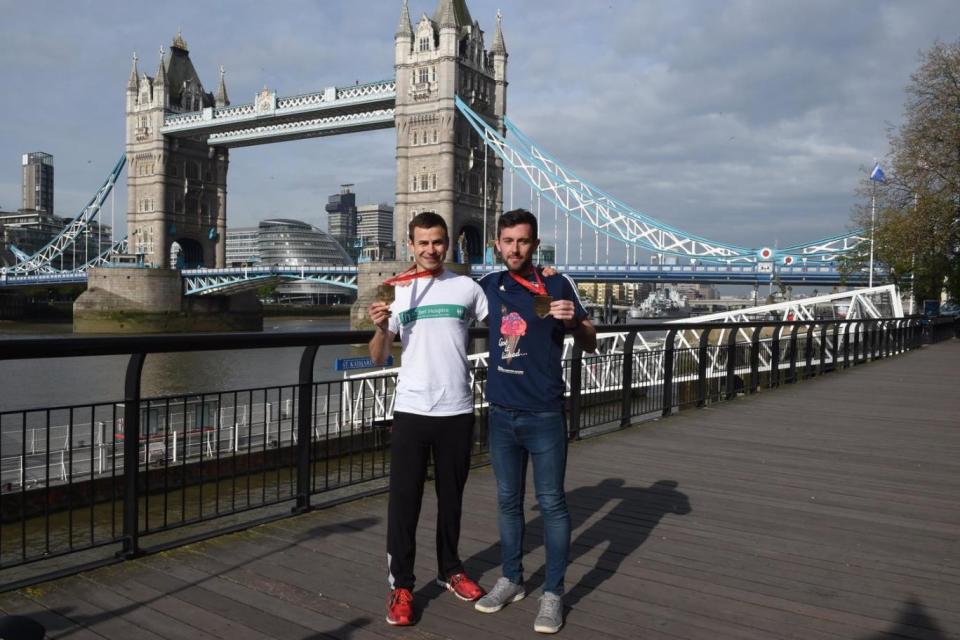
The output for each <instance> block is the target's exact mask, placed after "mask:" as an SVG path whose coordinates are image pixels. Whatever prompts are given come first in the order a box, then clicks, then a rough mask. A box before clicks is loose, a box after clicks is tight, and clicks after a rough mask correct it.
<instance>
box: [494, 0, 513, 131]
mask: <svg viewBox="0 0 960 640" xmlns="http://www.w3.org/2000/svg"><path fill="white" fill-rule="evenodd" d="M508 57H509V54H507V45H506V44H505V43H504V41H503V14H502V13H500V12H499V11H497V33H496V35H495V36H494V38H493V47H491V49H490V59H491V62H492V63H493V77H494V80H495V82H496V85H495V87H494V96H493V110H494V112H495V113H498V114H506V113H507V84H508V83H507V58H508ZM499 124H500V125H501V131H502V127H503V115H501V118H500V122H499Z"/></svg>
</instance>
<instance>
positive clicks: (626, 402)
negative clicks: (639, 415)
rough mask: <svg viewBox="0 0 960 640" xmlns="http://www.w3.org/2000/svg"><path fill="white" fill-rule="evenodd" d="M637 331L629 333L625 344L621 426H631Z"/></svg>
mask: <svg viewBox="0 0 960 640" xmlns="http://www.w3.org/2000/svg"><path fill="white" fill-rule="evenodd" d="M637 333H638V331H637V330H636V329H634V330H632V331H630V332H629V333H627V339H626V340H625V341H624V343H623V374H622V376H621V379H622V380H623V405H622V407H621V411H620V426H621V427H627V426H630V418H631V416H632V413H633V412H632V411H631V406H630V404H631V403H630V399H631V396H632V395H633V345H634V344H635V343H636V341H637Z"/></svg>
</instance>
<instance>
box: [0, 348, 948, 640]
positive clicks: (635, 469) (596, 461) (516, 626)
mask: <svg viewBox="0 0 960 640" xmlns="http://www.w3.org/2000/svg"><path fill="white" fill-rule="evenodd" d="M958 362H960V341H957V340H953V341H950V342H946V343H942V344H939V345H936V346H932V347H926V348H924V349H922V350H920V351H916V352H913V353H910V354H907V355H905V356H904V357H901V358H895V359H890V360H883V361H879V362H876V363H871V364H867V365H864V366H861V367H857V368H855V369H853V370H850V371H846V372H841V373H837V374H831V375H828V376H825V377H823V378H821V379H817V380H812V381H808V382H805V383H803V384H799V385H792V386H788V387H785V388H782V389H780V390H777V391H774V392H765V393H761V394H759V395H756V396H753V397H749V398H742V399H739V400H737V401H735V402H731V403H724V404H718V405H715V406H713V407H710V408H707V409H703V410H696V411H689V412H685V413H682V414H680V415H679V416H676V417H673V418H670V419H668V420H662V421H657V422H651V423H646V424H643V425H641V426H638V427H636V428H633V429H629V430H626V431H622V432H618V433H614V434H611V435H607V436H603V437H600V438H595V439H591V440H587V441H584V442H581V443H578V444H576V445H575V446H573V447H572V449H571V457H570V467H569V473H568V490H569V502H570V507H571V511H572V516H573V524H574V531H573V540H574V543H573V548H572V553H571V556H572V565H571V567H570V570H569V574H568V589H569V593H568V595H567V605H568V610H567V615H566V627H565V628H564V629H563V631H562V632H561V637H563V636H565V637H573V638H663V639H677V638H685V639H699V638H703V639H710V640H724V639H730V640H732V639H738V640H743V639H757V640H760V639H763V640H768V639H770V638H804V639H805V640H827V639H834V640H836V639H848V640H849V639H855V640H879V639H881V638H892V637H897V638H916V639H924V640H940V639H947V638H957V637H960V635H958V634H960V604H958V603H960V455H958V454H960V424H958V417H957V416H958V415H960V394H958V393H957V388H958V387H957V379H958V373H960V371H958ZM531 493H532V491H531ZM530 500H532V498H528V501H530ZM385 506H386V497H385V496H378V497H373V498H366V499H363V500H358V501H355V502H351V503H348V504H344V505H341V506H337V507H334V508H330V509H326V510H320V511H316V512H313V513H310V514H307V515H304V516H300V517H295V518H289V519H286V520H282V521H279V522H276V523H272V524H268V525H263V526H260V527H257V528H255V529H252V530H249V531H245V532H241V533H237V534H232V535H226V536H222V537H219V538H215V539H212V540H209V541H206V542H202V543H197V544H193V545H191V546H188V547H184V548H180V549H177V550H173V551H169V552H164V553H161V554H158V555H153V556H148V557H145V558H142V559H139V560H134V561H129V562H126V563H122V564H118V565H114V566H111V567H107V568H102V569H98V570H94V571H90V572H87V573H85V574H81V575H78V576H75V577H71V578H67V579H62V580H59V581H56V582H50V583H45V584H42V585H39V586H36V587H32V588H27V589H23V590H20V591H17V592H11V593H6V594H2V595H0V609H2V610H4V611H7V612H11V613H13V612H17V613H22V614H29V615H34V616H36V618H37V619H39V620H41V621H42V622H43V623H44V624H45V625H46V626H47V627H48V629H49V631H50V632H51V636H50V637H54V638H71V639H76V640H82V639H86V638H144V639H148V638H189V639H190V640H197V639H204V638H228V639H229V640H244V639H247V638H284V639H293V638H295V639H302V640H307V639H311V640H313V639H319V638H351V639H354V638H355V639H358V640H359V639H367V638H418V639H433V638H490V637H500V638H531V637H534V636H535V634H534V632H533V631H532V628H531V627H532V620H533V617H534V612H535V610H536V606H537V601H536V598H533V597H530V598H527V599H526V600H524V601H522V602H519V603H516V604H513V605H511V606H509V607H507V608H506V609H504V610H503V611H501V612H500V613H498V614H494V615H484V614H480V613H476V612H475V611H473V610H472V608H471V607H470V605H468V604H465V603H462V602H460V601H458V600H456V599H455V598H453V597H452V596H451V595H450V594H447V593H443V592H441V591H440V589H438V588H437V587H435V586H432V585H430V584H428V579H430V578H431V577H432V576H433V570H432V567H433V550H432V546H433V544H432V539H433V535H434V531H433V520H434V509H435V502H434V499H433V496H432V495H431V494H430V492H429V490H428V493H427V496H426V502H425V507H424V513H423V514H422V522H423V526H422V528H421V535H420V555H419V557H418V561H417V562H418V574H419V579H420V584H421V586H420V587H419V590H418V592H417V598H418V603H419V606H420V607H422V608H423V609H424V613H423V616H422V620H421V622H420V624H419V625H418V626H416V627H413V628H407V629H397V628H390V627H388V626H387V625H386V624H385V623H384V621H383V601H384V597H385V593H386V585H385V576H384V552H383V546H384V543H383V541H384V535H385V519H384V518H385ZM494 513H495V503H494V479H493V474H492V472H491V470H490V469H489V468H483V469H479V470H476V471H475V472H474V473H473V475H472V476H471V479H470V482H469V484H468V490H467V495H466V513H465V516H464V532H463V539H462V542H461V552H462V555H463V557H464V558H465V560H466V564H467V567H468V569H469V570H470V571H471V572H472V573H473V574H474V575H476V576H478V577H479V578H480V579H481V580H482V582H483V584H485V585H487V586H489V585H490V584H492V582H493V581H494V580H495V579H496V577H497V576H498V571H497V547H496V546H495V545H494V544H491V543H492V542H493V541H495V540H496V524H495V521H494V518H493V514H494ZM528 522H529V527H528V531H529V534H530V537H531V541H530V553H529V555H528V556H527V561H526V566H527V568H528V570H529V571H531V572H532V575H531V576H530V577H529V581H528V584H529V586H530V587H531V588H533V589H535V588H537V587H539V586H540V584H541V582H542V577H543V576H542V567H543V549H542V547H541V546H539V543H538V542H537V540H538V538H539V534H540V531H541V526H540V521H539V519H538V517H537V513H536V511H534V510H529V511H528Z"/></svg>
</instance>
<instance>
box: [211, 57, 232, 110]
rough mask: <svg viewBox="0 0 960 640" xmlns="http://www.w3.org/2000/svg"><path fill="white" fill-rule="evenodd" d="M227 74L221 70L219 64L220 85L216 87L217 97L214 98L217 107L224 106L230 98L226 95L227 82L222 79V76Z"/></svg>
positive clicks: (221, 67)
mask: <svg viewBox="0 0 960 640" xmlns="http://www.w3.org/2000/svg"><path fill="white" fill-rule="evenodd" d="M226 74H227V72H226V71H224V70H223V65H220V86H218V87H217V97H216V99H215V100H214V104H215V106H217V107H226V106H229V104H230V98H228V97H227V83H226V81H225V80H224V76H225V75H226Z"/></svg>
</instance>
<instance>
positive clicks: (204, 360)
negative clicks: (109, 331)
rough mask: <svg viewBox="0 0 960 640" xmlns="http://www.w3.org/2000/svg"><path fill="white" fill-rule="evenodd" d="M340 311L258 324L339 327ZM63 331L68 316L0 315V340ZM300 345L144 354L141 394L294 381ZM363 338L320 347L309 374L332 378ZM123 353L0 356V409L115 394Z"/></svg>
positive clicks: (343, 323)
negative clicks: (30, 320)
mask: <svg viewBox="0 0 960 640" xmlns="http://www.w3.org/2000/svg"><path fill="white" fill-rule="evenodd" d="M348 329H349V320H348V319H347V318H266V319H265V321H264V331H265V332H279V331H290V332H292V331H346V330H348ZM67 335H71V325H69V324H26V323H10V322H6V323H0V349H2V348H3V340H4V339H9V338H18V337H21V338H22V337H31V338H36V337H45V336H50V337H54V336H59V337H62V336H67ZM302 351H303V350H302V349H301V348H286V349H250V350H245V351H202V352H193V353H165V354H153V355H148V356H147V359H146V362H145V364H144V367H143V378H142V392H143V395H144V396H145V397H151V396H164V395H176V394H193V393H198V392H205V391H224V390H236V389H250V388H262V387H269V386H279V385H290V384H295V383H296V381H297V371H298V367H299V362H300V354H301V353H302ZM366 355H367V350H366V345H353V346H351V345H336V346H328V347H320V349H319V352H318V354H317V361H316V362H317V364H316V368H315V370H314V379H315V380H317V381H322V380H335V379H339V378H341V377H342V376H343V374H342V373H339V372H337V371H335V370H334V366H335V363H336V360H337V358H346V357H356V356H366ZM128 359H129V356H101V357H90V358H52V359H43V360H14V361H4V360H0V412H3V411H11V410H21V409H36V408H42V407H55V406H67V405H80V404H94V403H101V402H115V401H119V400H122V398H123V382H124V374H125V370H126V365H127V361H128Z"/></svg>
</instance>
